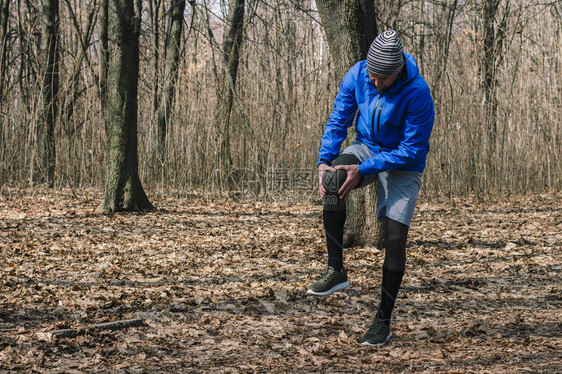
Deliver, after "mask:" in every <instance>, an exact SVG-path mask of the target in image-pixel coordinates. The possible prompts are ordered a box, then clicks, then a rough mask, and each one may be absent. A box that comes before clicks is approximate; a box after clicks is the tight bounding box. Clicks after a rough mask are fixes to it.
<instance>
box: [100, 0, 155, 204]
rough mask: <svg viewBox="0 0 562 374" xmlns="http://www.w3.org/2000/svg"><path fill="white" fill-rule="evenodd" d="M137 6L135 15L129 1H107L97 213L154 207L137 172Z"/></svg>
mask: <svg viewBox="0 0 562 374" xmlns="http://www.w3.org/2000/svg"><path fill="white" fill-rule="evenodd" d="M139 1H140V0H139ZM139 7H140V6H139V3H137V9H136V14H135V8H134V3H133V1H132V0H109V12H108V14H109V17H108V21H109V22H108V25H109V26H108V31H109V35H111V38H110V39H109V65H108V75H107V88H108V113H107V114H108V121H107V175H106V187H105V198H104V200H103V201H102V202H101V204H100V205H99V207H98V211H100V212H109V213H111V212H116V211H121V210H134V211H140V210H149V209H152V208H153V206H152V204H151V203H150V201H149V200H148V198H147V196H146V194H145V192H144V189H143V187H142V184H141V181H140V178H139V174H138V153H137V107H138V103H137V94H138V77H139V32H140V17H141V15H140V10H139Z"/></svg>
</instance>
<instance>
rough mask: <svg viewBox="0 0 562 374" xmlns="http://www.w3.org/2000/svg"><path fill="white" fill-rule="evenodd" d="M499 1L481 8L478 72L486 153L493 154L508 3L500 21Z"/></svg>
mask: <svg viewBox="0 0 562 374" xmlns="http://www.w3.org/2000/svg"><path fill="white" fill-rule="evenodd" d="M500 3H501V0H486V1H484V4H483V7H482V23H483V33H482V39H483V40H482V47H483V53H482V59H481V61H480V71H481V77H482V83H481V84H482V90H483V91H484V108H485V110H486V124H487V126H488V146H489V149H488V152H490V153H495V146H496V141H497V134H498V129H497V126H498V124H497V108H498V99H497V94H496V90H497V83H498V82H497V71H498V67H499V65H500V64H501V61H502V59H503V54H502V46H503V42H504V39H505V29H506V22H507V17H508V15H509V7H510V2H509V1H508V2H507V4H506V9H505V12H504V15H503V17H502V19H501V20H498V16H499V7H500Z"/></svg>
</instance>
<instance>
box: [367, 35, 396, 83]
mask: <svg viewBox="0 0 562 374" xmlns="http://www.w3.org/2000/svg"><path fill="white" fill-rule="evenodd" d="M404 64H405V61H404V53H403V51H402V43H401V42H400V39H398V35H397V34H396V31H394V30H388V31H385V32H383V33H382V34H380V35H379V36H377V37H376V38H375V40H374V41H373V43H372V44H371V46H370V47H369V53H368V55H367V70H368V71H369V73H371V74H375V75H380V76H391V75H396V74H398V73H400V71H401V70H402V68H403V67H404Z"/></svg>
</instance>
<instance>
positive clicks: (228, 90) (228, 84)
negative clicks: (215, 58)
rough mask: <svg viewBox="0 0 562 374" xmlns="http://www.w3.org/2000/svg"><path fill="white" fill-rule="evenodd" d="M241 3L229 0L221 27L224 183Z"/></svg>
mask: <svg viewBox="0 0 562 374" xmlns="http://www.w3.org/2000/svg"><path fill="white" fill-rule="evenodd" d="M244 3H245V0H229V2H228V19H227V21H226V26H225V30H224V39H223V64H224V69H223V71H224V74H223V79H222V89H221V93H220V96H219V100H218V103H217V110H216V113H215V123H216V124H217V126H218V131H217V133H218V139H217V145H218V147H219V149H218V160H217V163H218V166H219V171H218V173H219V175H218V180H219V185H220V186H221V188H222V187H224V186H223V180H226V179H225V178H226V175H227V174H228V172H229V170H230V168H231V166H232V157H231V154H230V113H231V112H232V103H233V100H234V92H235V89H236V76H237V74H238V63H239V59H240V47H241V45H242V31H243V30H242V26H243V25H244Z"/></svg>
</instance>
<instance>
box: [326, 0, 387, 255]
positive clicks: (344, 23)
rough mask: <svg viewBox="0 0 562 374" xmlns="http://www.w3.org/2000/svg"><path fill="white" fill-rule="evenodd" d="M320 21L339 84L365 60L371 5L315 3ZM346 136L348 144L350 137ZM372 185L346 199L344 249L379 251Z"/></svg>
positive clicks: (359, 0)
mask: <svg viewBox="0 0 562 374" xmlns="http://www.w3.org/2000/svg"><path fill="white" fill-rule="evenodd" d="M316 4H317V5H318V11H319V13H320V19H321V21H322V25H323V27H324V32H325V33H326V39H327V40H328V45H329V46H330V54H331V55H332V59H333V61H334V64H335V66H336V74H337V77H338V79H339V80H341V79H343V77H344V75H345V73H346V72H347V71H348V70H349V69H350V68H351V67H352V66H353V65H354V64H355V63H356V62H357V61H360V60H364V59H365V58H366V57H367V52H368V51H369V46H370V45H371V43H372V41H373V40H374V39H375V37H376V34H377V30H376V22H375V8H374V3H373V1H368V0H317V1H316ZM354 135H355V132H354V130H352V131H350V133H349V134H348V141H347V142H346V144H349V140H350V139H351V138H352V137H354ZM376 206H377V204H376V184H375V183H373V184H371V185H370V186H368V187H366V188H363V189H360V190H356V191H354V192H353V193H351V194H350V196H349V198H348V199H347V220H346V224H345V234H344V246H345V247H349V246H355V245H358V246H359V245H368V244H371V245H376V246H377V247H379V248H380V247H381V241H382V229H381V227H382V226H381V224H380V222H378V220H377V218H376Z"/></svg>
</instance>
